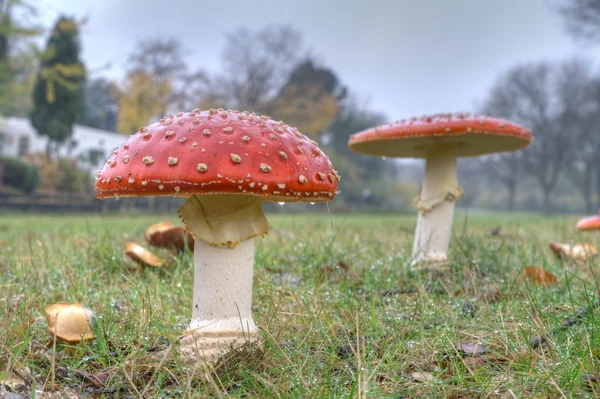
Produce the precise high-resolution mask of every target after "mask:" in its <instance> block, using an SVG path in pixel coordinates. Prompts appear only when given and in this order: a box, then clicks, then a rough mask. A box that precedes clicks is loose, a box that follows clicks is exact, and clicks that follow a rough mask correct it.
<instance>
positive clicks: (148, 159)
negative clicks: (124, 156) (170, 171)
mask: <svg viewBox="0 0 600 399" xmlns="http://www.w3.org/2000/svg"><path fill="white" fill-rule="evenodd" d="M142 162H143V163H144V164H146V165H152V164H153V163H154V158H152V157H151V156H150V155H146V156H145V157H144V158H142Z"/></svg>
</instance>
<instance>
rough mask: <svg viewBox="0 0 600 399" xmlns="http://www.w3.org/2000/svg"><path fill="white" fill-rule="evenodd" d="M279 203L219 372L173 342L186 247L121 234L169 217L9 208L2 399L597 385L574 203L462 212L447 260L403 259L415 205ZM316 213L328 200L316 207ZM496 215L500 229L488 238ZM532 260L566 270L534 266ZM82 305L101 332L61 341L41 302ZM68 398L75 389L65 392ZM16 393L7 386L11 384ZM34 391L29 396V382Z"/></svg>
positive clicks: (2, 235)
mask: <svg viewBox="0 0 600 399" xmlns="http://www.w3.org/2000/svg"><path fill="white" fill-rule="evenodd" d="M320 209H321V208H315V212H314V213H312V214H309V215H306V214H291V215H284V214H273V215H269V220H270V222H271V224H272V226H273V229H272V230H271V232H270V233H269V234H268V235H267V236H266V237H264V238H259V239H258V240H257V243H258V245H257V253H256V266H255V273H254V276H255V277H254V283H255V284H254V319H255V321H256V322H257V324H258V325H259V326H260V327H261V334H262V339H263V344H262V349H257V348H247V349H246V350H243V351H241V352H240V353H235V354H232V355H231V356H228V357H226V358H225V359H224V360H223V361H221V362H219V363H217V364H216V365H215V366H214V370H212V372H211V373H210V374H209V375H208V377H207V375H206V374H205V373H203V372H202V370H201V369H198V368H195V369H194V368H192V367H189V366H185V365H184V364H183V363H181V361H180V359H179V358H178V357H177V356H162V354H163V353H168V352H165V350H168V348H170V347H171V348H172V352H175V350H174V349H175V348H176V346H174V345H175V343H176V339H177V338H178V334H179V333H180V332H181V331H183V329H184V328H185V325H186V323H187V322H189V319H190V316H191V285H192V281H193V269H192V266H191V261H192V254H191V253H189V252H186V253H183V254H182V255H174V254H172V253H170V252H168V251H167V250H162V249H154V252H155V253H156V254H157V255H159V256H161V257H163V258H165V259H167V260H168V262H167V264H166V265H165V266H164V267H162V268H146V269H140V268H137V267H136V265H135V263H133V262H132V261H131V260H129V259H128V258H126V256H125V255H124V254H123V247H124V245H125V243H126V242H128V241H135V242H139V243H141V244H144V245H145V242H144V231H145V229H146V227H148V226H149V225H150V224H151V223H154V222H157V221H161V220H171V221H173V222H177V219H176V216H175V215H173V216H172V217H169V216H166V217H165V216H137V215H106V216H101V215H89V216H88V215H78V216H72V215H53V216H47V215H35V214H26V215H18V216H8V215H4V216H0V287H1V288H0V381H3V384H4V385H3V386H2V387H0V397H2V394H1V393H3V392H7V391H8V392H10V390H12V391H14V392H18V393H28V394H29V395H31V392H33V391H37V392H38V393H39V392H42V391H44V392H49V391H52V390H54V391H56V392H58V393H56V394H55V396H52V395H38V397H41V398H43V397H74V398H76V397H97V398H102V397H105V398H112V397H115V398H139V397H144V398H158V397H161V398H179V397H185V398H188V397H189V398H204V397H216V398H217V397H245V398H345V397H348V398H350V397H360V398H436V397H438V398H484V397H490V398H524V397H536V398H553V397H563V395H564V397H578V398H579V397H586V396H587V397H595V396H596V394H597V393H600V385H596V382H595V381H596V379H598V373H599V372H600V367H599V359H598V358H599V356H600V331H599V330H600V329H599V328H598V327H599V326H600V319H598V313H597V312H596V313H593V312H592V313H591V314H589V315H587V316H586V317H585V318H583V320H582V321H581V322H579V323H577V324H576V325H574V326H571V327H569V328H567V329H565V330H563V331H561V332H559V333H557V334H554V335H552V336H551V338H550V339H549V341H548V342H547V343H545V344H543V345H541V346H540V347H538V348H535V349H534V348H532V346H531V343H530V340H531V337H532V336H535V335H537V334H543V333H548V332H550V331H551V330H553V329H554V328H555V327H557V326H558V325H559V324H560V323H562V322H564V321H565V320H566V319H568V318H569V317H572V316H573V315H574V314H575V313H576V312H577V310H578V309H579V308H581V307H584V306H588V305H590V304H591V303H592V302H594V301H595V300H596V291H597V289H598V284H597V282H596V280H595V278H596V277H595V276H596V272H597V270H598V268H597V266H596V264H595V263H594V262H587V263H579V264H576V263H573V262H561V261H559V260H557V259H556V258H554V256H553V255H552V253H551V252H550V250H549V249H548V243H549V241H553V240H554V241H559V242H584V241H589V242H592V243H594V244H597V245H598V244H600V235H598V234H594V233H587V234H581V233H578V232H576V231H575V228H574V224H575V221H576V219H577V218H575V217H568V218H565V217H556V218H546V219H543V218H540V217H538V216H535V215H526V214H514V215H504V214H484V213H477V214H469V215H466V214H464V213H458V214H457V215H456V218H455V224H454V227H455V229H454V234H455V237H454V241H453V243H452V245H451V257H452V263H451V264H450V265H449V267H448V269H445V270H435V271H432V270H421V271H415V270H410V268H409V266H408V261H409V257H410V250H411V244H412V229H413V228H414V223H415V219H416V217H415V216H414V215H402V216H396V215H389V214H380V215H366V214H335V213H332V214H331V215H329V214H328V213H327V212H326V211H325V210H323V211H322V212H321V211H320ZM317 211H318V212H317ZM496 227H501V230H500V232H499V234H490V231H491V230H492V229H494V228H496ZM529 265H535V266H538V267H542V268H544V269H546V270H548V271H550V272H551V273H553V274H554V275H555V276H556V277H557V279H558V282H557V283H555V284H551V285H542V284H538V283H536V282H533V281H529V280H526V279H524V278H523V273H522V269H523V268H524V267H525V266H529ZM55 302H81V303H83V304H85V305H86V306H88V307H89V308H90V309H92V310H93V311H94V312H95V313H96V315H97V323H96V326H95V330H96V333H97V334H98V338H97V339H96V340H94V341H91V342H88V343H84V344H79V345H68V344H64V343H61V342H56V343H55V342H54V341H53V339H52V338H51V336H50V335H49V333H48V332H47V330H46V328H47V323H46V319H45V316H44V309H45V307H46V306H47V305H49V304H52V303H55ZM67 395H71V396H67ZM17 397H18V396H16V395H13V396H10V398H17ZM30 397H31V396H30Z"/></svg>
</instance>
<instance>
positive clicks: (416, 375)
mask: <svg viewBox="0 0 600 399" xmlns="http://www.w3.org/2000/svg"><path fill="white" fill-rule="evenodd" d="M409 377H410V378H411V379H412V380H414V381H418V382H431V381H433V380H435V377H434V376H433V374H431V373H428V372H426V371H414V372H412V373H410V374H409Z"/></svg>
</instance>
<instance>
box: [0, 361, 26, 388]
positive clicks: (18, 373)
mask: <svg viewBox="0 0 600 399" xmlns="http://www.w3.org/2000/svg"><path fill="white" fill-rule="evenodd" d="M24 378H28V379H30V378H31V370H30V369H29V367H26V366H24V367H21V368H20V369H18V370H17V369H13V370H11V371H9V372H8V373H7V374H6V375H4V377H2V378H0V384H1V385H6V386H7V387H9V388H10V389H12V390H13V391H15V390H17V387H19V386H21V385H28V384H29V382H28V381H26V380H24Z"/></svg>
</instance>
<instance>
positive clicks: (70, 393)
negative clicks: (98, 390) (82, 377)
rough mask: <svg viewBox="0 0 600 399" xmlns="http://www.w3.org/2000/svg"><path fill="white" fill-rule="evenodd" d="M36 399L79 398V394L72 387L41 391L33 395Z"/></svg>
mask: <svg viewBox="0 0 600 399" xmlns="http://www.w3.org/2000/svg"><path fill="white" fill-rule="evenodd" d="M35 397H36V398H38V399H79V398H81V396H80V395H79V394H78V393H77V391H76V390H74V389H72V388H66V389H64V390H61V391H53V392H41V393H39V394H36V396H35Z"/></svg>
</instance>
